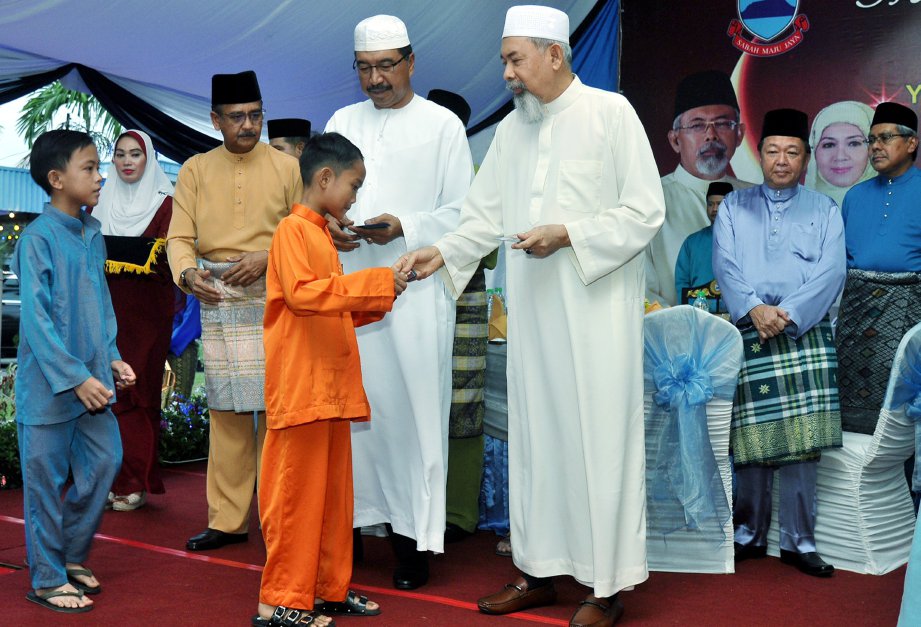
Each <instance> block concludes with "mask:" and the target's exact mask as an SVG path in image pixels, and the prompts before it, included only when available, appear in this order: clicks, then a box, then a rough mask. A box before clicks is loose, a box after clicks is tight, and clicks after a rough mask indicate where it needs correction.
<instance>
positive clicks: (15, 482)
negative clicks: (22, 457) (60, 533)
mask: <svg viewBox="0 0 921 627" xmlns="http://www.w3.org/2000/svg"><path fill="white" fill-rule="evenodd" d="M15 383H16V364H12V365H10V366H9V367H8V368H7V369H6V370H5V371H3V372H2V373H0V490H4V489H9V488H18V487H20V486H22V470H21V468H20V466H19V437H18V435H17V432H16V431H17V430H16V394H15V390H14V385H15Z"/></svg>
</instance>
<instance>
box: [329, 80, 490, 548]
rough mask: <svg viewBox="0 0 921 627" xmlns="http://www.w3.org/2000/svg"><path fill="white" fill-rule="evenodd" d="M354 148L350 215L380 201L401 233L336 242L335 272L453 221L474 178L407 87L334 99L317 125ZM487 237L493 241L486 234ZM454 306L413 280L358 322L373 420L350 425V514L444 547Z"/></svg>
mask: <svg viewBox="0 0 921 627" xmlns="http://www.w3.org/2000/svg"><path fill="white" fill-rule="evenodd" d="M326 131H327V132H328V131H336V132H337V133H341V134H342V135H344V136H345V137H347V138H348V139H349V140H351V141H352V142H353V143H354V144H355V145H356V146H358V148H359V149H360V150H361V152H362V154H363V155H364V161H365V167H366V168H367V176H366V177H365V182H364V185H363V186H362V188H361V190H360V191H359V192H358V199H357V201H356V202H355V204H354V205H352V208H351V210H350V211H349V215H348V217H349V218H351V219H352V220H354V221H355V223H356V224H363V223H364V222H365V220H367V219H369V218H373V217H375V216H378V215H380V214H382V213H389V214H392V215H394V216H396V217H398V218H399V219H400V222H401V223H402V225H403V237H398V238H396V239H394V240H393V241H391V242H390V243H389V244H386V245H383V246H379V245H376V244H367V243H364V242H361V246H360V248H358V249H357V250H354V251H351V252H344V253H340V258H341V259H342V265H343V269H344V271H345V272H354V271H356V270H361V269H363V268H371V267H379V266H386V267H390V266H391V265H393V263H394V262H395V261H396V260H397V259H398V258H399V257H400V255H402V254H404V253H406V251H407V250H414V249H416V248H419V247H420V246H427V245H430V244H432V243H433V242H434V241H435V240H437V239H438V238H439V237H441V236H442V235H444V234H445V233H447V232H448V231H450V230H452V229H454V228H456V227H457V224H458V220H459V215H460V204H461V201H462V200H463V198H464V195H465V194H466V193H467V190H468V188H469V187H470V180H471V179H472V178H473V160H472V158H471V156H470V147H469V145H468V144H467V136H466V134H465V133H464V128H463V126H462V124H461V122H460V120H458V118H457V116H455V115H454V114H453V113H451V112H450V111H449V110H448V109H445V108H444V107H441V106H439V105H437V104H435V103H433V102H429V101H428V100H425V99H424V98H422V97H420V96H418V95H415V96H413V98H412V100H411V101H410V102H409V103H408V104H407V105H405V106H404V107H401V108H399V109H376V108H375V107H374V105H373V103H372V102H371V101H370V100H367V101H364V102H360V103H358V104H355V105H351V106H348V107H345V108H343V109H340V110H339V111H337V112H336V113H335V114H334V115H333V117H332V118H331V119H330V121H329V123H328V124H327V125H326ZM493 247H495V243H494V244H493ZM454 314H455V307H454V302H453V300H452V299H451V296H450V295H449V294H448V293H447V291H446V289H445V286H444V284H443V283H442V282H441V281H422V282H419V283H413V284H412V285H410V286H409V289H407V290H406V292H405V293H404V294H403V295H402V296H400V298H398V299H397V301H396V303H395V304H394V307H393V312H392V313H391V315H389V316H387V317H385V318H384V320H383V321H381V322H377V323H375V324H372V325H368V326H365V327H361V328H359V329H356V332H357V334H358V347H359V351H360V353H361V370H362V378H363V380H364V387H365V391H366V393H367V395H368V400H369V402H370V403H371V415H372V420H371V422H368V423H355V424H353V425H352V468H353V473H354V483H355V526H356V527H361V526H366V525H374V524H378V523H383V522H389V523H390V524H391V525H392V526H393V530H394V532H396V533H398V534H400V535H403V536H407V537H410V538H415V540H416V546H417V549H418V550H420V551H426V550H428V551H435V552H438V553H440V552H443V550H444V530H445V483H446V477H447V458H448V415H449V412H450V407H451V351H452V347H453V342H454Z"/></svg>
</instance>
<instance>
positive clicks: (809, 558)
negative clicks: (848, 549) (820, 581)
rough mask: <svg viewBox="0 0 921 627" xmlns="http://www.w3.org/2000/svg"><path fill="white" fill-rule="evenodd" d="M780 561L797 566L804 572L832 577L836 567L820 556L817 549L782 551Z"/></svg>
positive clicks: (816, 575) (815, 575) (814, 575)
mask: <svg viewBox="0 0 921 627" xmlns="http://www.w3.org/2000/svg"><path fill="white" fill-rule="evenodd" d="M780 561H781V562H783V563H784V564H789V565H791V566H796V567H797V568H799V569H800V570H801V571H802V572H804V573H806V574H807V575H812V576H813V577H831V576H832V575H833V574H834V573H835V567H834V566H832V565H831V564H829V563H828V562H826V561H825V560H823V559H822V558H821V557H819V554H818V553H816V552H815V551H813V552H811V553H797V552H796V551H784V550H781V551H780Z"/></svg>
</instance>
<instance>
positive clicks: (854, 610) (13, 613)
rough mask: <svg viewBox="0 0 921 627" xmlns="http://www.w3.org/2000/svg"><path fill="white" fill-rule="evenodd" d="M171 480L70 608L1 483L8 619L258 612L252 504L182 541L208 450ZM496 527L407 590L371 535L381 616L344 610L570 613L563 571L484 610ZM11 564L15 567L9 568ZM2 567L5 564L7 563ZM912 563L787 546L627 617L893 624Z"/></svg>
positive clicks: (370, 587)
mask: <svg viewBox="0 0 921 627" xmlns="http://www.w3.org/2000/svg"><path fill="white" fill-rule="evenodd" d="M164 481H165V482H166V487H167V494H165V495H159V496H152V497H151V498H150V501H149V503H148V505H147V506H146V507H144V508H143V509H140V510H138V511H136V512H125V513H120V512H107V513H106V514H105V518H104V521H103V524H102V527H101V528H100V531H99V535H98V537H97V540H96V543H95V545H94V549H93V553H92V554H91V556H90V559H89V560H88V561H87V565H88V566H89V567H91V568H93V569H94V570H95V571H96V573H97V574H98V576H99V579H100V581H101V582H102V585H103V588H104V591H103V593H102V594H100V595H98V596H97V597H95V598H94V600H95V601H96V606H95V609H94V610H93V611H92V612H89V613H87V614H81V615H76V616H68V615H63V614H58V613H52V612H51V611H49V610H47V609H44V608H41V607H39V606H37V605H34V604H32V603H29V602H27V601H26V600H25V594H26V592H27V591H28V590H29V578H28V572H27V571H26V570H24V569H22V570H17V568H18V567H19V566H22V565H23V562H24V559H25V547H24V539H23V529H22V500H21V499H22V495H21V492H20V491H18V490H6V491H3V492H0V583H2V584H3V585H2V586H0V608H3V609H2V612H3V614H2V616H0V625H3V626H16V627H20V626H32V625H36V626H37V625H62V626H68V625H83V626H93V627H95V626H97V625H99V626H109V625H112V626H116V625H117V626H135V625H138V626H146V625H150V626H157V627H159V626H162V625H191V626H199V625H201V626H206V625H222V626H223V625H239V626H240V627H243V626H245V625H249V619H250V617H251V616H252V615H253V613H254V611H255V608H256V602H257V595H258V590H259V578H260V572H261V568H262V563H263V560H264V557H265V553H264V549H263V546H262V541H261V539H260V538H259V535H258V531H257V527H256V522H255V518H254V519H253V523H252V529H253V532H251V534H250V541H249V542H248V543H246V544H238V545H232V546H228V547H225V548H223V549H220V550H218V551H210V552H207V553H190V552H186V551H184V550H183V547H184V546H185V540H186V538H188V537H189V536H191V535H193V534H195V533H197V532H199V531H201V530H202V529H204V526H205V521H206V505H205V499H204V488H205V480H204V469H203V465H202V464H194V465H191V466H182V467H169V468H166V469H165V471H164ZM495 542H496V538H495V536H493V535H492V534H490V533H483V532H481V533H478V534H476V535H475V536H473V537H472V538H468V539H467V540H465V541H464V542H461V543H458V544H449V545H447V553H446V554H445V555H440V556H438V557H437V558H435V559H433V560H432V563H431V566H432V577H431V580H430V582H429V584H428V585H427V586H425V587H423V588H420V589H419V590H417V591H413V592H402V591H398V590H394V589H393V588H392V587H391V586H390V575H391V569H392V567H393V556H392V554H391V552H390V547H389V545H388V544H387V542H386V541H385V540H381V539H378V538H365V561H364V563H363V564H361V565H359V566H358V567H356V569H355V574H354V579H353V581H354V587H355V588H356V589H357V590H360V591H362V592H363V593H366V594H368V596H370V597H371V598H372V599H374V600H376V601H378V602H379V603H380V604H381V606H382V608H383V612H382V614H381V615H380V616H378V617H376V618H341V617H340V618H337V619H336V624H337V625H342V626H344V627H350V626H363V627H385V626H395V625H431V626H434V627H442V626H445V627H450V626H454V625H458V626H460V625H464V626H467V625H472V626H479V625H483V626H492V627H502V626H509V627H512V626H515V625H519V626H521V627H525V626H526V625H566V624H568V619H569V616H570V614H571V613H572V611H573V609H574V608H575V607H576V605H577V604H578V602H579V601H580V600H581V599H582V598H583V597H584V595H585V594H586V590H585V589H584V588H582V587H581V586H579V585H577V584H576V583H574V582H573V581H572V580H571V579H566V578H561V579H559V580H558V582H557V590H558V592H559V602H558V604H557V605H555V606H553V607H548V608H540V609H535V610H530V611H528V612H523V613H520V614H516V615H511V616H486V615H484V614H480V613H479V612H477V611H476V606H475V601H476V599H477V598H478V597H480V596H483V595H484V594H488V593H490V592H494V591H496V590H498V589H500V588H501V587H502V586H503V585H504V584H505V583H507V582H508V581H511V579H512V578H513V577H514V576H515V570H514V567H513V566H512V562H511V560H510V559H508V558H502V557H497V556H495V555H493V547H494V545H495ZM8 571H9V572H8ZM4 573H6V574H4ZM904 575H905V569H904V568H901V569H899V570H897V571H896V572H893V573H890V574H888V575H885V576H883V577H874V576H870V575H857V574H854V573H849V572H843V571H842V572H838V573H836V574H835V576H834V577H832V578H831V579H824V580H823V579H815V578H813V577H807V576H806V575H803V574H801V573H799V572H798V571H796V570H794V569H792V568H790V567H789V566H784V565H782V564H781V563H780V561H779V560H777V559H774V558H767V559H764V560H758V561H751V562H744V563H742V564H740V565H739V567H738V572H737V573H736V574H735V575H683V574H672V573H652V574H651V576H650V578H649V580H648V581H647V582H646V583H644V584H642V585H641V586H638V587H637V589H636V590H635V591H633V592H626V593H624V595H623V598H624V603H625V605H626V614H625V615H624V618H623V619H622V621H621V622H620V623H619V624H621V625H626V626H630V625H635V626H640V625H702V626H703V625H706V626H722V625H725V626H735V625H746V626H748V625H750V626H761V625H764V626H768V625H769V626H772V627H773V626H777V625H804V626H805V625H808V626H822V625H829V626H831V625H834V626H839V625H848V626H852V625H854V626H859V625H873V626H875V625H895V623H896V620H897V617H898V611H899V603H900V601H901V596H902V581H903V578H904Z"/></svg>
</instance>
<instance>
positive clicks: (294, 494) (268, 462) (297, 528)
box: [259, 420, 354, 610]
mask: <svg viewBox="0 0 921 627" xmlns="http://www.w3.org/2000/svg"><path fill="white" fill-rule="evenodd" d="M349 425H350V422H349V421H348V420H321V421H317V422H311V423H308V424H305V425H298V426H296V427H288V428H286V429H269V430H268V431H267V433H266V436H265V445H264V446H263V449H262V472H261V476H260V483H259V511H260V515H259V516H260V520H261V521H262V535H263V538H264V539H265V550H266V559H265V570H263V572H262V586H261V588H260V591H259V600H260V601H261V602H262V603H266V604H268V605H275V606H277V605H284V606H286V607H293V608H298V609H307V610H310V609H313V604H314V599H315V598H321V599H323V600H325V601H344V600H345V596H346V594H347V593H348V590H349V583H350V582H351V579H352V509H353V507H354V503H353V493H352V440H351V437H352V436H351V429H350V427H349Z"/></svg>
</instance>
